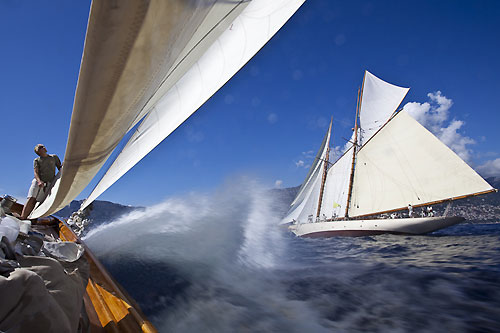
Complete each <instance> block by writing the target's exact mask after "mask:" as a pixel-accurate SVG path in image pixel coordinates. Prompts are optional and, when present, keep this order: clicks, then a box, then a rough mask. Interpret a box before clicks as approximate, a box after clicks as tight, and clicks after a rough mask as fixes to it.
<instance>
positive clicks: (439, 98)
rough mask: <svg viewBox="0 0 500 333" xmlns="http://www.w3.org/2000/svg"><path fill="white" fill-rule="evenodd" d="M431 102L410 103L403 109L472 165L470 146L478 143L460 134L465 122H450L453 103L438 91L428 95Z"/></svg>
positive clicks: (456, 120) (455, 120) (454, 120)
mask: <svg viewBox="0 0 500 333" xmlns="http://www.w3.org/2000/svg"><path fill="white" fill-rule="evenodd" d="M427 97H429V101H428V102H425V103H418V102H409V103H406V105H405V106H404V107H403V109H404V110H405V111H406V112H408V113H409V114H410V115H411V116H412V117H413V118H415V120H417V121H418V122H419V123H420V124H422V125H423V126H424V127H425V128H427V129H428V130H429V131H431V132H432V133H433V134H434V135H435V136H436V137H438V138H439V140H441V141H442V142H443V143H444V144H446V145H447V146H448V147H450V148H451V149H452V150H453V151H454V152H455V153H457V155H458V156H460V157H461V158H462V159H463V160H465V161H466V162H468V163H470V161H471V157H472V151H471V149H470V148H469V145H473V144H475V143H476V142H475V141H474V140H473V139H472V138H470V137H468V136H465V135H463V134H462V133H460V129H461V128H462V127H463V126H464V125H465V122H464V121H463V120H458V119H452V120H450V112H449V110H450V108H451V106H452V105H453V101H452V100H451V99H449V98H447V97H446V96H443V95H442V94H441V91H436V92H433V93H429V94H427Z"/></svg>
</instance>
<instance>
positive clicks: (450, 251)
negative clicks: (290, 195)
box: [85, 182, 500, 332]
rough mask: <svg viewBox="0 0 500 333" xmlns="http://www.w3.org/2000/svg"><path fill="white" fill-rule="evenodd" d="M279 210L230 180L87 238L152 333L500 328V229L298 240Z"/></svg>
mask: <svg viewBox="0 0 500 333" xmlns="http://www.w3.org/2000/svg"><path fill="white" fill-rule="evenodd" d="M278 206H279V203H277V202H276V199H275V198H273V197H272V196H270V194H269V192H268V191H265V190H263V189H261V188H260V186H259V185H258V184H255V183H252V182H248V183H247V184H245V186H232V185H231V184H226V185H225V186H223V187H222V188H221V189H219V190H217V191H215V192H212V193H203V194H200V193H193V194H189V195H186V196H183V197H178V198H170V199H167V200H166V201H165V202H163V203H160V204H158V205H155V206H152V207H148V208H146V209H145V210H140V211H139V210H138V211H134V212H132V213H130V214H128V215H125V216H122V217H121V218H119V219H117V220H115V221H109V223H106V224H104V225H101V226H99V227H95V228H94V229H91V230H90V232H89V233H88V234H87V236H86V237H85V241H86V242H87V244H88V245H89V246H90V248H91V249H92V250H93V251H94V252H95V254H97V255H98V257H99V258H100V259H101V260H102V261H103V263H104V264H105V265H106V266H107V268H108V269H109V271H110V272H111V274H112V275H113V276H114V277H115V279H116V280H117V281H118V282H119V283H120V284H121V285H122V286H123V287H125V289H126V290H127V291H128V293H129V294H130V295H131V296H132V297H134V298H135V300H136V301H137V302H138V303H139V305H140V307H141V309H142V310H143V312H144V313H145V314H146V315H147V316H148V318H149V319H150V320H151V321H152V322H153V324H154V325H155V326H156V327H157V328H158V329H159V331H160V332H500V223H491V224H479V223H464V224H460V225H457V226H454V227H450V228H447V229H444V230H441V231H439V232H435V233H432V234H429V235H426V236H394V235H380V236H374V237H361V238H347V237H338V238H330V239H301V238H296V237H295V236H293V235H291V234H289V233H287V232H285V231H283V230H281V229H279V228H278V227H277V224H278V222H279V220H280V216H281V215H282V212H281V211H280V209H278ZM499 220H500V219H499Z"/></svg>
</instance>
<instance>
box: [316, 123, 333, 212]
mask: <svg viewBox="0 0 500 333" xmlns="http://www.w3.org/2000/svg"><path fill="white" fill-rule="evenodd" d="M332 123H333V117H332V119H331V120H330V127H329V128H328V132H329V133H330V135H331V132H332ZM326 144H327V145H328V146H327V148H326V154H325V160H324V161H323V162H324V163H325V165H324V167H323V178H322V179H321V188H320V190H319V199H318V210H317V212H316V217H319V213H320V211H321V203H322V201H323V192H324V190H325V182H326V174H327V172H328V161H329V155H330V140H328V142H327V143H326Z"/></svg>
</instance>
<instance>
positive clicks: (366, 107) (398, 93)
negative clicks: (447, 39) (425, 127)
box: [359, 71, 410, 146]
mask: <svg viewBox="0 0 500 333" xmlns="http://www.w3.org/2000/svg"><path fill="white" fill-rule="evenodd" d="M409 89H410V88H403V87H398V86H395V85H393V84H390V83H388V82H385V81H383V80H381V79H379V78H378V77H376V76H375V75H373V74H372V73H370V72H368V71H365V78H364V81H363V93H362V95H361V96H362V100H361V108H360V111H359V121H360V128H361V137H360V139H359V143H360V145H361V146H362V145H364V144H365V143H366V142H367V141H368V140H369V139H370V138H371V137H372V136H373V135H374V134H375V133H376V132H377V131H378V130H379V129H380V127H382V126H383V125H384V124H385V123H386V122H387V121H388V120H389V119H390V117H391V116H392V114H393V113H394V112H395V111H396V110H397V108H398V106H399V105H400V104H401V101H402V100H403V98H404V97H405V96H406V94H407V93H408V90H409Z"/></svg>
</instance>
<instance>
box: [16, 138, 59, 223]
mask: <svg viewBox="0 0 500 333" xmlns="http://www.w3.org/2000/svg"><path fill="white" fill-rule="evenodd" d="M35 153H36V154H37V155H38V157H37V158H35V160H34V161H33V168H34V172H35V178H34V179H33V181H32V182H31V187H30V189H29V191H28V201H27V202H26V204H25V205H24V208H23V212H22V214H21V220H26V219H27V218H28V216H29V215H30V214H31V211H32V210H33V208H35V204H36V203H37V202H42V201H43V200H45V197H46V196H47V194H48V192H49V191H50V188H51V187H52V185H53V184H52V182H53V181H54V178H55V176H56V167H57V169H58V170H61V168H62V164H61V160H60V159H59V157H57V155H49V154H47V149H46V148H45V146H44V145H42V144H38V145H36V147H35Z"/></svg>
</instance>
